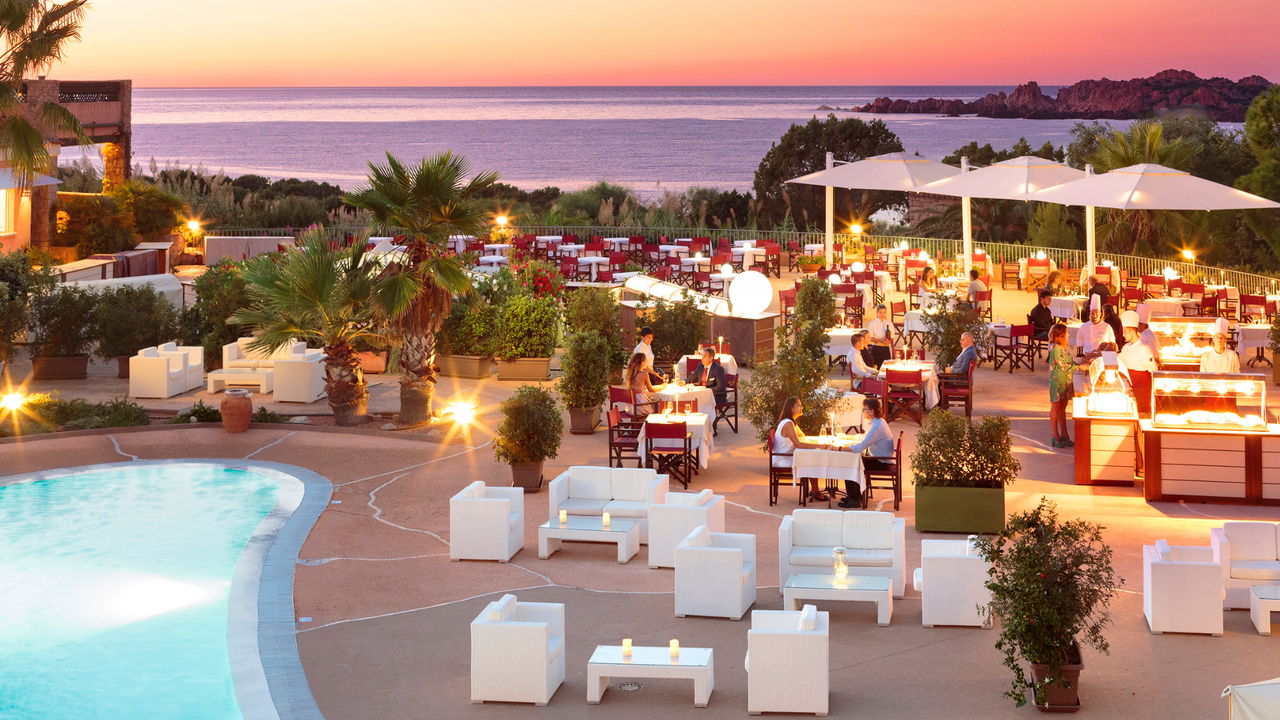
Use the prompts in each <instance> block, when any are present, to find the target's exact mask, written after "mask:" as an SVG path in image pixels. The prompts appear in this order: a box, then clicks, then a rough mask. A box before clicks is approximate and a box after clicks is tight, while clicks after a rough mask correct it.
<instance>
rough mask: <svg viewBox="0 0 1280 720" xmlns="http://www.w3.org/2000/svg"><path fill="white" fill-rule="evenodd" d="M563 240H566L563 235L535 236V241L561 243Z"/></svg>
mask: <svg viewBox="0 0 1280 720" xmlns="http://www.w3.org/2000/svg"><path fill="white" fill-rule="evenodd" d="M562 238H564V236H563V235H535V236H534V239H535V240H555V241H556V242H560V240H561V239H562Z"/></svg>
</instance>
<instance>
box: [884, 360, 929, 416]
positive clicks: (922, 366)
mask: <svg viewBox="0 0 1280 720" xmlns="http://www.w3.org/2000/svg"><path fill="white" fill-rule="evenodd" d="M890 369H893V370H907V371H910V370H920V371H921V373H920V379H921V380H922V381H923V382H924V406H925V407H926V408H932V407H934V406H935V405H937V404H938V400H939V398H941V395H940V394H939V392H938V376H937V375H935V374H934V372H933V361H929V362H924V363H921V362H916V363H906V362H903V361H900V360H887V361H885V363H884V364H883V365H881V366H880V374H879V375H878V376H877V379H878V380H884V379H885V378H886V377H887V376H888V373H886V372H885V371H886V370H890Z"/></svg>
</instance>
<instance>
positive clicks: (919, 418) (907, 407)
mask: <svg viewBox="0 0 1280 720" xmlns="http://www.w3.org/2000/svg"><path fill="white" fill-rule="evenodd" d="M923 374H924V373H923V371H921V370H894V369H893V368H890V369H888V370H886V371H885V376H884V382H885V385H886V390H885V395H884V397H885V402H886V403H887V406H888V409H889V414H888V420H889V422H893V421H894V420H897V419H898V418H899V417H901V416H903V415H907V416H908V417H910V418H911V419H913V420H915V421H916V423H917V424H922V423H923V420H924V377H923Z"/></svg>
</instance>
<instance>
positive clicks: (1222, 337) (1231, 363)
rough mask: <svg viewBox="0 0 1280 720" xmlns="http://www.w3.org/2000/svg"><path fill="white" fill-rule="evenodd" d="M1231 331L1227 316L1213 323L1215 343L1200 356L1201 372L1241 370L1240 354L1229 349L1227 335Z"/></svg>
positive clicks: (1232, 371)
mask: <svg viewBox="0 0 1280 720" xmlns="http://www.w3.org/2000/svg"><path fill="white" fill-rule="evenodd" d="M1230 333H1231V324H1230V323H1228V322H1227V319H1226V318H1218V321H1217V322H1215V323H1214V324H1213V345H1212V346H1211V347H1210V348H1209V349H1208V350H1205V351H1204V354H1203V355H1201V356H1200V372H1206V373H1238V372H1240V356H1239V355H1237V354H1236V351H1235V350H1228V349H1227V335H1229V334H1230Z"/></svg>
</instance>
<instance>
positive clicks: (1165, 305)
mask: <svg viewBox="0 0 1280 720" xmlns="http://www.w3.org/2000/svg"><path fill="white" fill-rule="evenodd" d="M1141 304H1142V305H1146V306H1147V310H1148V311H1149V312H1150V313H1151V317H1182V316H1183V315H1185V314H1186V308H1187V307H1188V306H1192V307H1194V306H1197V305H1199V304H1200V302H1199V301H1198V300H1191V299H1190V298H1148V299H1146V300H1144V301H1142V303H1141Z"/></svg>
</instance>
